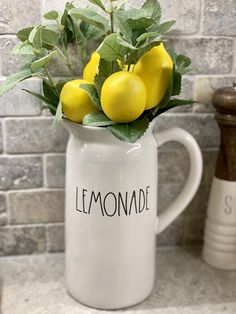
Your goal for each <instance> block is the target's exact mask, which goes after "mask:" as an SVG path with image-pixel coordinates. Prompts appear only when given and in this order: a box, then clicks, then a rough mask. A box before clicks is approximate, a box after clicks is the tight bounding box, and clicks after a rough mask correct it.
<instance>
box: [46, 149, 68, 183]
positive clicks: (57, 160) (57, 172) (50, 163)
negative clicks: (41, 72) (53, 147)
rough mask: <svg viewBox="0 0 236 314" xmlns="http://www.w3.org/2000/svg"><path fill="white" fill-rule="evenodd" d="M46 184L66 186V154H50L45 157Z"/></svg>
mask: <svg viewBox="0 0 236 314" xmlns="http://www.w3.org/2000/svg"><path fill="white" fill-rule="evenodd" d="M45 163H46V164H45V169H46V170H45V173H46V185H47V186H48V187H56V188H58V187H64V186H65V156H64V155H48V156H46V157H45Z"/></svg>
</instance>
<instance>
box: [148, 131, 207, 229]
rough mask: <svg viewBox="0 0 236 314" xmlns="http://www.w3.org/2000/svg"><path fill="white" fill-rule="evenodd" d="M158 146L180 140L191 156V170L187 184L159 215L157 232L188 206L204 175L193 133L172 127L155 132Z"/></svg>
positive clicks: (199, 152)
mask: <svg viewBox="0 0 236 314" xmlns="http://www.w3.org/2000/svg"><path fill="white" fill-rule="evenodd" d="M154 136H155V138H156V140H157V144H158V146H161V145H162V144H164V143H166V142H169V141H175V142H178V143H180V144H182V145H184V147H185V148H186V149H187V151H188V153H189V157H190V171H189V175H188V179H187V181H186V183H185V186H184V188H183V190H182V191H181V193H180V194H179V196H178V197H177V198H176V200H175V201H174V202H173V203H172V204H171V205H170V206H169V207H168V208H167V209H166V210H165V211H164V212H163V213H161V214H160V215H159V216H157V222H156V233H157V234H158V233H161V232H162V231H163V230H165V229H166V227H168V226H169V225H170V224H171V223H172V222H173V221H174V220H175V219H176V218H177V217H178V216H179V215H180V214H181V213H182V212H183V210H184V209H185V208H186V207H187V206H188V204H189V203H190V202H191V200H192V198H193V197H194V195H195V193H196V192H197V189H198V187H199V184H200V181H201V177H202V154H201V151H200V148H199V146H198V144H197V142H196V140H195V139H194V138H193V136H192V135H191V134H189V133H188V132H186V131H185V130H183V129H181V128H171V129H168V130H164V131H160V132H156V133H155V134H154Z"/></svg>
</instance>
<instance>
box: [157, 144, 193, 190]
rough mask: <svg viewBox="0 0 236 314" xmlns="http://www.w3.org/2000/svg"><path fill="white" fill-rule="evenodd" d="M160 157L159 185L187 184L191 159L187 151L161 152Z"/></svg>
mask: <svg viewBox="0 0 236 314" xmlns="http://www.w3.org/2000/svg"><path fill="white" fill-rule="evenodd" d="M158 157H159V161H158V169H159V171H158V182H159V184H181V183H182V182H185V180H186V177H187V174H188V169H189V157H188V153H187V151H186V150H184V149H176V150H171V151H166V150H160V152H159V155H158Z"/></svg>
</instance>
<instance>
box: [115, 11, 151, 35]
mask: <svg viewBox="0 0 236 314" xmlns="http://www.w3.org/2000/svg"><path fill="white" fill-rule="evenodd" d="M115 16H116V18H118V19H119V20H120V22H121V23H128V25H129V27H130V29H131V30H134V29H140V28H148V27H150V26H151V25H153V24H154V23H155V20H154V19H153V18H152V17H151V16H150V15H148V14H146V15H145V12H144V11H142V10H140V9H130V10H126V11H123V10H119V11H117V12H116V13H115Z"/></svg>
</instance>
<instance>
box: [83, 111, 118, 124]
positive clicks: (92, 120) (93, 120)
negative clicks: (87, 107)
mask: <svg viewBox="0 0 236 314" xmlns="http://www.w3.org/2000/svg"><path fill="white" fill-rule="evenodd" d="M83 124H84V125H88V126H93V127H96V126H109V125H112V124H114V122H113V121H111V120H110V119H109V118H108V117H107V116H106V115H105V114H104V113H102V112H93V113H89V114H87V115H86V116H85V117H84V119H83Z"/></svg>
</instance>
